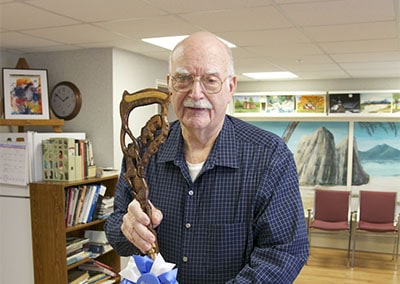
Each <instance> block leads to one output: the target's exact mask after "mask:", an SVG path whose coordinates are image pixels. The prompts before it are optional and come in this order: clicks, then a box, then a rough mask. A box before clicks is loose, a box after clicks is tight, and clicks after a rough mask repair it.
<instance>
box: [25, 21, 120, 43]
mask: <svg viewBox="0 0 400 284" xmlns="http://www.w3.org/2000/svg"><path fill="white" fill-rule="evenodd" d="M29 33H30V34H31V35H35V36H38V37H42V38H46V39H51V40H54V41H57V42H60V43H66V44H77V43H84V42H102V41H109V40H118V39H122V38H124V37H123V36H121V35H118V34H115V33H112V32H109V31H106V30H104V29H101V28H98V27H95V26H92V25H87V24H84V25H74V26H66V27H56V28H48V29H40V30H33V31H29Z"/></svg>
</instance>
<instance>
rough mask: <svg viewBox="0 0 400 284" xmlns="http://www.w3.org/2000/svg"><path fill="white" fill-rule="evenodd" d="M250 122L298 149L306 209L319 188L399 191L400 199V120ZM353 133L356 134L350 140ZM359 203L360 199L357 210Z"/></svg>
mask: <svg viewBox="0 0 400 284" xmlns="http://www.w3.org/2000/svg"><path fill="white" fill-rule="evenodd" d="M250 123H252V124H254V125H256V126H258V127H260V128H262V129H265V130H269V131H271V132H273V133H275V134H277V135H278V136H280V137H282V138H283V139H284V140H285V141H286V143H287V145H288V147H289V148H290V150H291V151H292V152H293V154H294V159H295V162H296V166H297V171H298V174H299V182H300V190H301V194H302V198H303V203H304V208H305V209H307V208H312V205H313V202H314V190H315V188H330V189H343V190H346V189H347V190H351V191H352V194H353V195H355V196H357V195H358V191H359V190H361V189H366V190H385V191H397V192H398V199H400V187H399V184H400V139H399V135H400V134H399V131H400V122H354V123H353V122H327V121H319V122H309V121H294V122H293V121H288V122H284V121H282V122H280V121H279V122H276V121H250ZM353 125H354V126H353ZM350 128H352V129H350ZM350 130H352V131H350ZM349 133H354V136H352V137H351V139H352V141H349ZM349 142H351V143H349ZM349 145H352V151H353V152H352V156H353V159H352V163H349V162H348V150H349ZM350 164H351V172H350V173H348V170H349V166H348V165H350ZM348 179H350V181H351V182H348ZM348 183H349V184H348ZM356 206H357V201H355V202H354V203H353V209H356Z"/></svg>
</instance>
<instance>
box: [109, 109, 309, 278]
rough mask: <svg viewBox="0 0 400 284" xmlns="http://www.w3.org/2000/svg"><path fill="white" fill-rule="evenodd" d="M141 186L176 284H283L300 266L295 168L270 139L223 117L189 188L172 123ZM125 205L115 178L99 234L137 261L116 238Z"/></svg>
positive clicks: (302, 243) (302, 250)
mask: <svg viewBox="0 0 400 284" xmlns="http://www.w3.org/2000/svg"><path fill="white" fill-rule="evenodd" d="M124 171H125V167H124V163H123V166H122V173H123V172H124ZM146 180H147V183H148V186H149V188H150V195H149V198H150V200H151V201H152V203H153V204H154V205H155V206H156V207H158V208H159V209H160V210H161V211H162V212H163V215H164V219H163V221H162V223H161V225H160V226H159V227H158V228H157V236H158V242H159V246H160V252H161V254H162V256H163V257H164V259H165V260H166V261H167V262H172V263H175V264H176V265H177V267H178V281H179V283H180V284H196V283H199V284H205V283H210V284H214V283H252V284H255V283H263V284H265V283H275V284H276V283H285V284H287V283H292V282H293V281H294V279H295V278H296V276H297V275H298V273H299V272H300V270H301V268H302V267H303V265H304V264H305V262H306V260H307V258H308V238H307V231H306V224H305V218H304V213H303V206H302V201H301V197H300V192H299V186H298V179H297V172H296V166H295V164H294V161H293V157H292V153H291V152H290V150H289V149H288V148H287V146H286V144H285V143H284V142H283V141H282V140H281V139H280V138H279V137H277V136H275V135H274V134H272V133H270V132H266V131H264V130H262V129H260V128H257V127H255V126H252V125H250V124H248V123H246V122H243V121H241V120H239V119H236V118H233V117H230V116H227V117H226V119H225V122H224V125H223V128H222V130H221V132H220V134H219V136H218V138H217V140H216V142H215V144H214V147H213V149H212V151H211V153H210V155H209V157H208V159H207V161H206V162H205V164H204V166H203V168H202V170H201V172H200V173H199V175H198V177H197V178H196V180H195V181H194V182H192V180H191V178H190V174H189V170H188V166H187V164H186V161H185V157H184V154H183V139H182V135H181V128H180V124H179V122H174V123H172V124H171V129H170V133H169V137H168V139H167V140H166V142H165V143H164V144H163V145H162V146H161V147H160V148H159V151H158V153H157V154H155V155H154V156H152V158H151V162H150V163H149V165H148V166H147V168H146ZM131 201H132V195H131V193H130V189H129V186H128V184H127V182H126V181H125V179H124V178H120V179H119V182H118V185H117V190H116V194H115V204H114V210H115V211H114V213H113V214H112V216H111V217H110V218H109V219H108V220H107V222H106V226H105V230H106V234H107V237H108V240H109V241H110V243H111V244H112V246H113V247H114V248H115V250H116V251H117V252H118V253H119V254H120V255H124V256H130V255H132V254H138V253H139V251H138V250H137V249H136V248H135V247H134V246H133V245H132V244H131V243H130V242H129V241H127V240H126V238H125V237H124V236H123V234H122V232H121V230H120V226H121V224H122V217H123V215H124V214H125V213H126V211H127V206H128V204H129V203H130V202H131Z"/></svg>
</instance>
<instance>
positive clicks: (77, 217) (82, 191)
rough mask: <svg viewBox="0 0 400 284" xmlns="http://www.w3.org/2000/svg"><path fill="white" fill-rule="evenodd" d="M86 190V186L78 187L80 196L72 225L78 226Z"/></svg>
mask: <svg viewBox="0 0 400 284" xmlns="http://www.w3.org/2000/svg"><path fill="white" fill-rule="evenodd" d="M86 189H87V186H86V185H83V186H81V187H80V195H79V201H78V204H77V207H76V214H75V220H74V224H79V218H80V216H81V213H82V208H83V202H84V201H85V197H86Z"/></svg>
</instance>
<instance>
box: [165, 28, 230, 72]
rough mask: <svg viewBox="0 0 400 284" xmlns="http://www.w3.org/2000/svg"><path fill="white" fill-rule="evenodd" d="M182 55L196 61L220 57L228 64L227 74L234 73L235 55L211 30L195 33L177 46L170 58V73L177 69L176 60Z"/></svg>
mask: <svg viewBox="0 0 400 284" xmlns="http://www.w3.org/2000/svg"><path fill="white" fill-rule="evenodd" d="M182 57H185V58H191V60H194V61H201V60H215V59H216V58H219V59H220V60H221V61H222V63H223V64H224V65H225V66H226V70H225V71H226V72H227V75H233V74H234V66H233V57H232V52H231V50H230V48H229V47H228V46H227V45H226V44H225V43H224V42H222V41H221V40H220V39H219V38H218V37H217V36H216V35H214V34H212V33H210V32H205V31H202V32H197V33H194V34H192V35H190V36H188V37H187V38H185V39H184V40H182V41H181V42H180V43H178V44H177V45H176V46H175V48H174V49H173V50H172V52H171V55H170V58H169V59H170V60H169V72H170V73H174V72H175V71H176V70H172V68H173V65H174V62H176V61H179V60H180V59H181V58H182Z"/></svg>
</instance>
